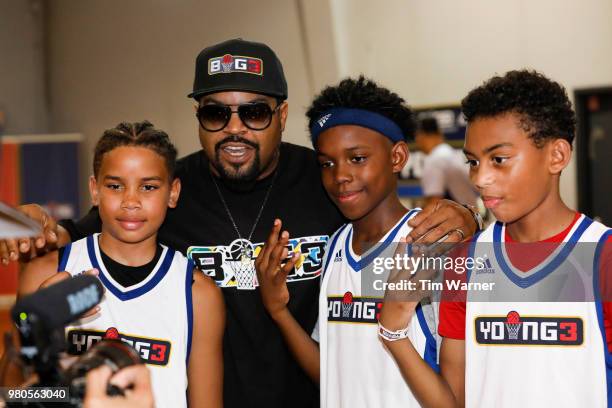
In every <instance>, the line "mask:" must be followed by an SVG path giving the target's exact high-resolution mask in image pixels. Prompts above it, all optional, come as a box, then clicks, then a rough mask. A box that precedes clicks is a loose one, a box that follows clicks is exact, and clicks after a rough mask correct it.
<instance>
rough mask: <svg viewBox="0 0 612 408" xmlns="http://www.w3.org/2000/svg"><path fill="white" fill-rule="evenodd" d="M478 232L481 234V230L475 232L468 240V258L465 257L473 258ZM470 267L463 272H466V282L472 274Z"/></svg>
mask: <svg viewBox="0 0 612 408" xmlns="http://www.w3.org/2000/svg"><path fill="white" fill-rule="evenodd" d="M480 234H482V231H479V232H477V233H476V234H474V236H473V237H472V240H471V242H470V246H469V247H468V258H467V259H474V252H476V243H477V241H478V237H479V236H480ZM472 269H473V268H472ZM472 269H468V270H467V271H466V272H465V273H466V282H469V281H470V276H471V275H472ZM466 300H467V299H466Z"/></svg>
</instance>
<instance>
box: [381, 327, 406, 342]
mask: <svg viewBox="0 0 612 408" xmlns="http://www.w3.org/2000/svg"><path fill="white" fill-rule="evenodd" d="M408 327H410V324H409V325H408V326H407V327H406V328H405V329H400V330H397V331H392V330H389V329H387V328H386V327H385V326H383V325H382V324H380V322H378V335H379V336H380V337H382V338H383V339H385V340H387V341H397V340H402V339H405V338H408Z"/></svg>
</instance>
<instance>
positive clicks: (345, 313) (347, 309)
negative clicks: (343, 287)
mask: <svg viewBox="0 0 612 408" xmlns="http://www.w3.org/2000/svg"><path fill="white" fill-rule="evenodd" d="M352 308H353V294H352V293H351V292H346V293H345V294H344V296H343V297H342V317H350V315H351V309H352Z"/></svg>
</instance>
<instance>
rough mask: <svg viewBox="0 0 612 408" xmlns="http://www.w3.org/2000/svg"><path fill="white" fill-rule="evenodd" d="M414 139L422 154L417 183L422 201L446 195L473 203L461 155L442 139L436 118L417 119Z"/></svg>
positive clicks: (475, 197)
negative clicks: (418, 181) (422, 196)
mask: <svg viewBox="0 0 612 408" xmlns="http://www.w3.org/2000/svg"><path fill="white" fill-rule="evenodd" d="M415 142H416V145H417V147H418V148H419V149H420V150H421V151H422V152H423V153H424V154H425V159H424V163H423V174H422V177H421V187H422V188H423V195H424V196H425V198H426V204H431V203H435V202H437V201H439V200H441V199H443V198H450V199H451V200H454V201H456V202H458V203H461V204H467V205H470V206H475V205H476V202H477V199H478V193H477V191H476V190H475V189H474V187H473V185H472V183H471V182H470V177H469V168H468V166H467V164H466V163H465V158H464V157H463V154H462V153H461V152H460V151H458V150H455V149H453V148H452V147H451V146H450V145H449V144H448V143H446V142H445V140H444V135H443V134H442V132H441V131H440V127H439V126H438V121H437V120H436V118H433V117H428V118H424V119H421V120H420V121H419V122H418V127H417V132H416V135H415Z"/></svg>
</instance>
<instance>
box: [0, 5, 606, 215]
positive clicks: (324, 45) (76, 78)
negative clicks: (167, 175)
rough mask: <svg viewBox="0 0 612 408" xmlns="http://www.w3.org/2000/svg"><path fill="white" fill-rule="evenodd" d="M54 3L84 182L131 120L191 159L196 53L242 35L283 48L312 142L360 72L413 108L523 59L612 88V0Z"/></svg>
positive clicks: (60, 97)
mask: <svg viewBox="0 0 612 408" xmlns="http://www.w3.org/2000/svg"><path fill="white" fill-rule="evenodd" d="M0 1H5V2H6V1H7V0H0ZM16 3H18V2H12V1H9V2H8V3H7V4H16ZM23 4H28V2H26V1H23ZM46 4H47V5H48V19H47V20H48V28H47V30H46V32H47V33H48V44H49V46H48V52H47V53H48V70H49V82H48V87H49V95H50V102H51V129H50V130H52V131H57V132H66V131H67V132H81V133H83V134H84V135H85V137H86V143H85V150H86V152H87V154H86V155H84V157H83V160H82V163H83V171H82V174H83V179H82V180H83V183H85V181H86V176H87V174H88V173H89V171H90V170H89V167H90V163H91V150H92V149H93V146H94V143H95V141H96V140H97V138H98V137H99V135H100V134H101V132H102V130H103V129H105V128H108V127H111V126H114V125H115V124H116V123H117V122H119V121H122V120H129V121H135V120H142V119H149V120H151V121H152V122H153V123H155V125H156V126H158V127H160V128H162V129H165V130H167V131H168V132H169V133H170V134H171V136H172V137H173V138H174V140H175V142H176V144H177V146H178V148H179V151H180V153H181V154H182V155H184V154H187V153H190V152H192V151H195V150H196V149H198V148H199V146H198V140H197V136H196V135H197V122H196V120H195V117H194V113H193V107H192V106H193V103H192V101H190V100H189V99H187V98H186V94H187V93H188V92H189V90H190V88H191V85H192V81H193V70H194V61H195V57H196V55H197V54H198V52H199V51H200V50H201V49H202V48H203V47H205V46H207V45H210V44H212V43H215V42H218V41H222V40H225V39H227V38H232V37H238V36H242V37H244V38H246V39H253V40H258V41H263V42H266V43H268V44H269V45H271V46H272V48H273V49H275V50H276V52H277V53H278V55H279V57H280V58H281V60H282V61H283V64H284V67H285V73H286V75H287V79H288V83H289V103H290V116H289V120H288V128H287V130H286V131H285V135H284V138H285V140H288V141H291V142H295V143H301V144H306V145H307V144H308V139H307V133H306V121H305V119H304V110H305V107H306V106H307V105H308V104H309V102H310V100H311V98H312V97H313V95H314V94H315V93H316V92H318V91H319V90H320V89H321V88H322V87H323V86H324V85H326V84H331V83H335V82H337V81H338V80H339V79H340V78H341V77H345V76H348V75H356V74H359V73H365V74H366V75H368V76H370V77H373V78H375V79H377V80H378V81H379V82H380V83H381V84H383V85H386V86H388V87H390V88H392V89H394V90H396V91H397V92H399V93H400V94H401V95H402V96H404V97H405V98H406V100H407V101H408V102H409V103H410V104H412V105H414V106H419V105H430V104H438V103H448V102H458V101H460V100H461V98H462V97H463V96H464V95H465V94H466V93H467V92H468V91H469V90H470V89H471V88H473V87H474V86H476V85H479V84H480V83H482V82H483V81H484V80H485V79H487V78H489V77H490V76H491V75H493V74H494V73H503V72H505V71H507V70H509V69H515V68H521V67H531V68H535V69H538V70H541V71H543V72H544V73H545V74H547V75H548V76H550V77H552V78H553V79H555V80H557V81H559V82H561V83H562V84H564V85H565V86H566V87H567V88H568V90H569V92H570V96H571V94H572V92H573V90H574V89H575V88H578V87H584V86H594V85H606V84H610V83H612V52H610V51H611V50H612V24H610V21H612V2H610V1H609V0H583V1H580V2H578V1H575V0H536V1H533V0H531V1H529V0H513V1H501V0H461V1H456V0H431V1H422V0H381V1H372V0H257V1H252V0H234V1H231V2H221V1H213V0H182V1H180V2H176V1H171V0H131V1H128V2H126V1H118V0H108V1H101V0H80V1H73V0H54V1H52V2H47V3H46ZM0 18H1V17H0ZM21 35H26V33H22V34H21ZM0 81H1V79H0ZM40 88H44V87H40ZM32 99H40V98H37V97H36V96H35V97H34V98H32ZM575 180H576V175H575V166H574V164H573V163H572V165H571V166H570V168H569V169H568V171H566V172H565V174H564V176H563V178H562V182H561V190H562V194H563V196H564V198H565V200H566V201H567V202H568V204H570V205H574V206H575V205H576V202H577V200H576V182H575ZM83 185H85V184H83ZM86 202H87V200H85V203H86Z"/></svg>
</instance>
